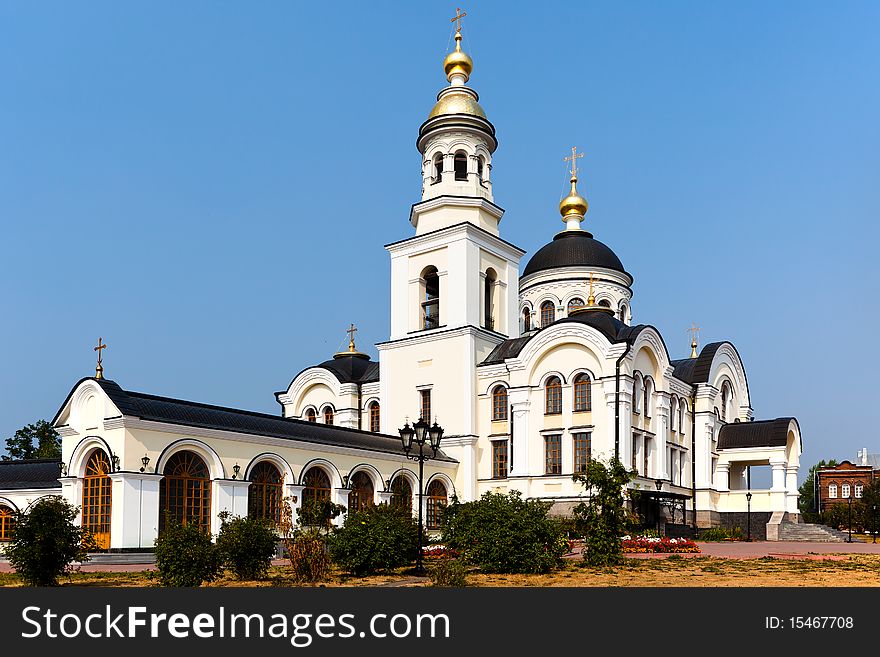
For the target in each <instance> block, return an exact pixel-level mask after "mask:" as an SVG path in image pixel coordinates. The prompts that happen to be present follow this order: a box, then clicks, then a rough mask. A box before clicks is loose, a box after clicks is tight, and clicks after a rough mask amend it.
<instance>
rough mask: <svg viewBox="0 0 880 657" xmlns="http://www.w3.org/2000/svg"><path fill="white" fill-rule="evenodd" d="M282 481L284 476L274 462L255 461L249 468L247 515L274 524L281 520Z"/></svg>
mask: <svg viewBox="0 0 880 657" xmlns="http://www.w3.org/2000/svg"><path fill="white" fill-rule="evenodd" d="M283 482H284V477H283V476H282V475H281V471H280V470H279V469H278V468H277V467H275V464H274V463H270V462H269V461H260V462H259V463H257V464H256V465H255V466H254V469H253V470H251V485H250V486H249V487H248V515H249V516H251V517H252V518H264V519H266V520H268V521H269V522H271V523H273V524H276V525H277V524H278V523H279V522H281V499H282V498H283V497H284V492H283Z"/></svg>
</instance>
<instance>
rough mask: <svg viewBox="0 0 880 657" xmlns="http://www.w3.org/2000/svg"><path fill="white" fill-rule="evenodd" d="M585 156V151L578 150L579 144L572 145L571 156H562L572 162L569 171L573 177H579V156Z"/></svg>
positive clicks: (566, 160) (565, 160)
mask: <svg viewBox="0 0 880 657" xmlns="http://www.w3.org/2000/svg"><path fill="white" fill-rule="evenodd" d="M583 156H584V154H583V153H578V152H577V146H572V147H571V157H564V158H562V161H563V162H571V169H569V170H568V172H569V173H570V174H571V175H572V177H573V178H577V175H578V166H577V161H578V158H579V157H583Z"/></svg>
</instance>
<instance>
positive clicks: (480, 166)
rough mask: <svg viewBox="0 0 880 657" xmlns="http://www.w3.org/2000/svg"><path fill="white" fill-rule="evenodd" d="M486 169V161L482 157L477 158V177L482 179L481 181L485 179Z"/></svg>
mask: <svg viewBox="0 0 880 657" xmlns="http://www.w3.org/2000/svg"><path fill="white" fill-rule="evenodd" d="M485 167H486V161H485V159H484V158H483V156H482V155H480V157H478V158H477V175H478V176H479V177H480V180H482V179H483V170H484V169H485Z"/></svg>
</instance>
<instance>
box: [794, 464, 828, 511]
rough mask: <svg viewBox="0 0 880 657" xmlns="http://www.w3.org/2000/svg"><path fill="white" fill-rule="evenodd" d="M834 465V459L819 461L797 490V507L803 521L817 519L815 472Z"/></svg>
mask: <svg viewBox="0 0 880 657" xmlns="http://www.w3.org/2000/svg"><path fill="white" fill-rule="evenodd" d="M835 465H837V460H836V459H830V460H828V461H825V460H824V459H823V460H821V461H819V462H818V463H817V464H816V465H814V466H813V467H812V468H810V470H809V472H807V478H806V479H805V480H804V483H802V484H801V486H800V488H798V492H799V493H800V498H799V499H798V507H799V508H800V511H801V515H803V516H804V519H805V520H808V521H810V520H812V521H815V520H816V519H817V518H818V516H817V510H818V504H817V503H816V502H817V500H816V471H817V470H819V469H821V468H831V467H834V466H835Z"/></svg>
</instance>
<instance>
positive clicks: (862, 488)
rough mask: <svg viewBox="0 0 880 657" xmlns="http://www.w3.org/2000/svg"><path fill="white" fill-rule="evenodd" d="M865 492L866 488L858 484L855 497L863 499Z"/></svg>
mask: <svg viewBox="0 0 880 657" xmlns="http://www.w3.org/2000/svg"><path fill="white" fill-rule="evenodd" d="M864 490H865V487H864V486H862V484H856V486H855V496H856V498H861V497H862V492H863V491H864Z"/></svg>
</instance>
